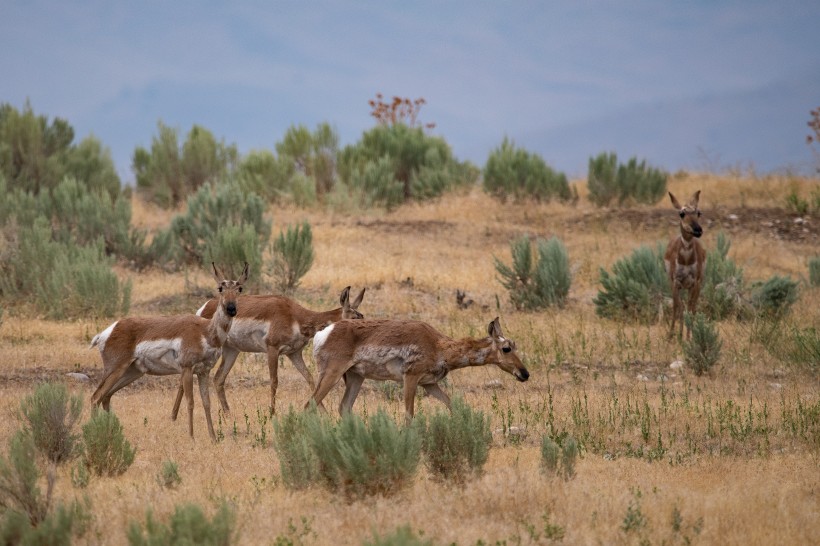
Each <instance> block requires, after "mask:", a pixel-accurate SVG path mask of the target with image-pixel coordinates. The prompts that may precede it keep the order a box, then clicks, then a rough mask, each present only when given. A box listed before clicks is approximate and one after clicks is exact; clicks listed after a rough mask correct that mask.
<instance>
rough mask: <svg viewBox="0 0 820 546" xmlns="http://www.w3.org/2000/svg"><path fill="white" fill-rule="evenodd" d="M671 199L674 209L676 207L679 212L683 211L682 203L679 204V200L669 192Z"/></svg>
mask: <svg viewBox="0 0 820 546" xmlns="http://www.w3.org/2000/svg"><path fill="white" fill-rule="evenodd" d="M669 198H670V199H671V200H672V206H673V207H675V208H676V209H678V210H681V209H682V208H683V207H682V206H680V203H678V199H677V198H676V197H675V196H674V195H672V192H671V191H670V192H669Z"/></svg>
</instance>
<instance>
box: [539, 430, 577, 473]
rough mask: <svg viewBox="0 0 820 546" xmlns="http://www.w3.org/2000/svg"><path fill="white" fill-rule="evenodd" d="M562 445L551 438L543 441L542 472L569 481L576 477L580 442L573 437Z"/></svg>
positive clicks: (545, 437) (565, 440) (567, 437)
mask: <svg viewBox="0 0 820 546" xmlns="http://www.w3.org/2000/svg"><path fill="white" fill-rule="evenodd" d="M562 444H563V445H559V444H558V442H556V441H555V440H553V439H552V438H550V437H549V436H544V437H543V438H542V439H541V470H542V471H543V472H545V473H547V474H555V475H557V476H561V477H562V478H564V479H565V480H568V479H570V478H572V477H573V476H575V462H576V460H577V459H578V442H577V441H576V440H575V438H573V437H572V436H566V437H564V438H563V442H562Z"/></svg>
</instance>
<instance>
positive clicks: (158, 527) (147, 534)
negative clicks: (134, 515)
mask: <svg viewBox="0 0 820 546" xmlns="http://www.w3.org/2000/svg"><path fill="white" fill-rule="evenodd" d="M127 536H128V544H130V545H131V546H155V545H160V544H162V545H166V546H188V545H192V544H201V545H205V546H228V545H229V544H235V543H237V542H238V538H239V537H238V532H237V528H236V514H235V513H234V510H233V508H231V507H230V506H229V505H228V503H227V502H223V503H222V504H221V505H220V507H219V509H218V510H217V512H216V513H215V514H214V516H213V518H210V519H209V518H208V516H206V515H205V513H204V512H203V510H202V508H201V507H200V506H199V505H197V504H193V503H191V504H182V505H178V506H176V507H175V509H174V513H173V514H172V515H171V517H170V519H169V521H168V523H162V522H160V521H157V520H156V519H154V515H153V512H152V511H151V509H150V508H149V509H148V511H147V512H146V514H145V526H144V527H143V526H142V525H140V523H139V522H137V521H132V522H131V523H130V524H129V526H128V532H127Z"/></svg>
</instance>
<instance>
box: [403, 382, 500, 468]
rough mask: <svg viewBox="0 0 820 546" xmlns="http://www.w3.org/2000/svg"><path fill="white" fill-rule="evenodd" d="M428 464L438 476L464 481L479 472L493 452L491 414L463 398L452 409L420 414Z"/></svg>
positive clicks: (454, 403)
mask: <svg viewBox="0 0 820 546" xmlns="http://www.w3.org/2000/svg"><path fill="white" fill-rule="evenodd" d="M417 419H418V421H419V423H418V424H417V425H416V426H418V427H419V430H420V431H421V435H422V444H421V445H422V452H423V453H424V464H425V466H426V467H427V469H428V470H429V472H430V473H431V474H432V475H433V477H434V479H439V480H446V481H451V482H454V483H459V484H461V483H464V482H465V481H467V480H468V479H469V478H472V477H474V476H478V475H480V474H481V472H482V471H483V469H484V464H485V463H486V462H487V458H488V457H489V453H490V443H491V442H492V439H493V437H492V432H490V418H489V417H488V416H487V417H485V416H484V413H483V412H481V411H474V410H472V409H471V408H470V407H469V406H468V405H467V404H466V403H465V402H464V401H463V400H462V399H461V398H456V399H454V400H453V404H452V411H451V412H446V411H436V413H434V414H433V415H432V416H431V417H430V419H429V420H426V422H425V419H424V418H423V416H419V417H417Z"/></svg>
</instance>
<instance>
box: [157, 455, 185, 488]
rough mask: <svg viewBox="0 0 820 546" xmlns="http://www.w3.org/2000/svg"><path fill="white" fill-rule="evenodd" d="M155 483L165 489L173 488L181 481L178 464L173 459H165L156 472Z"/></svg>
mask: <svg viewBox="0 0 820 546" xmlns="http://www.w3.org/2000/svg"><path fill="white" fill-rule="evenodd" d="M157 483H158V484H159V485H160V487H164V488H165V489H174V488H175V487H176V486H178V485H179V484H181V483H182V477H181V476H180V475H179V466H178V465H177V463H175V462H174V461H165V462H163V463H162V468H160V469H159V473H158V474H157Z"/></svg>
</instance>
